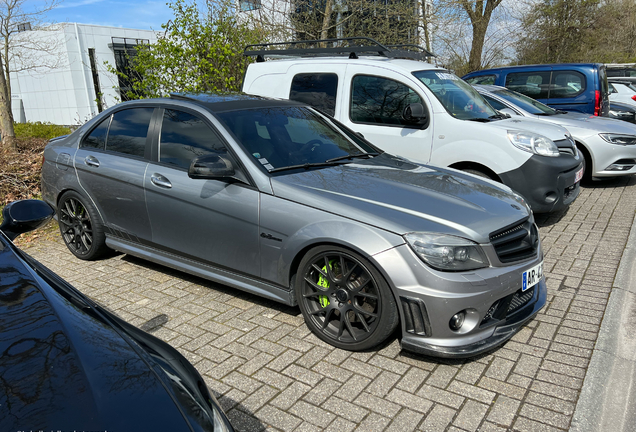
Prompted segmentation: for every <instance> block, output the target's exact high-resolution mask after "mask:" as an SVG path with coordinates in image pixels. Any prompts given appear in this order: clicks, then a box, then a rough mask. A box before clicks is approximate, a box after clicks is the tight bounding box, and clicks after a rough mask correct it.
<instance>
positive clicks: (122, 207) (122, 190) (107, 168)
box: [75, 107, 154, 242]
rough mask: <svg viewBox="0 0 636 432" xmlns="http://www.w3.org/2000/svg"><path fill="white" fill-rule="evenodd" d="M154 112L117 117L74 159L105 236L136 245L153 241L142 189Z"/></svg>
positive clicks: (131, 112) (128, 112)
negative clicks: (101, 221) (102, 224)
mask: <svg viewBox="0 0 636 432" xmlns="http://www.w3.org/2000/svg"><path fill="white" fill-rule="evenodd" d="M153 112H154V108H152V107H136V108H128V109H123V110H119V111H116V112H115V113H113V114H112V115H110V116H108V117H106V118H105V119H104V120H102V122H100V123H99V124H98V125H97V126H96V127H95V128H93V129H92V130H91V131H90V132H89V133H88V135H86V136H85V137H84V138H83V139H82V141H81V143H80V146H79V149H78V150H77V152H76V153H75V168H76V170H77V176H78V179H79V182H80V185H81V186H82V188H83V189H84V191H85V192H86V193H87V194H88V196H89V197H90V198H91V199H92V200H93V202H94V203H95V205H96V207H97V209H98V210H99V212H100V213H101V215H102V217H103V218H104V224H105V226H106V229H107V232H108V233H109V234H111V235H115V236H117V237H120V238H124V239H126V240H129V241H133V242H140V241H144V240H150V223H149V220H148V213H147V211H146V203H145V200H144V190H143V183H144V176H145V173H146V167H147V165H148V158H149V155H150V142H149V135H150V134H149V133H148V132H149V129H150V125H151V119H152V116H153Z"/></svg>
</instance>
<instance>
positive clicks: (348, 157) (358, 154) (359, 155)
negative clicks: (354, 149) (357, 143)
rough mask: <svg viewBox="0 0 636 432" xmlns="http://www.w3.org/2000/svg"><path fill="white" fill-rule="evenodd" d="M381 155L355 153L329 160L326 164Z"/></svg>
mask: <svg viewBox="0 0 636 432" xmlns="http://www.w3.org/2000/svg"><path fill="white" fill-rule="evenodd" d="M379 154H380V153H354V154H349V155H344V156H338V157H335V158H331V159H327V160H326V161H325V162H327V163H330V162H337V161H340V160H345V159H353V158H359V157H374V156H377V155H379Z"/></svg>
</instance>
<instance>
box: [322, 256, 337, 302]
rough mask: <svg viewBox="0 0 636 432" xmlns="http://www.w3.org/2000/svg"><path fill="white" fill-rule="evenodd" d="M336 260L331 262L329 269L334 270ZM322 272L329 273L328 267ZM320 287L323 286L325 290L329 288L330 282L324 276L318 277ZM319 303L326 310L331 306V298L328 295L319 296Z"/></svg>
mask: <svg viewBox="0 0 636 432" xmlns="http://www.w3.org/2000/svg"><path fill="white" fill-rule="evenodd" d="M335 262H336V260H330V261H329V268H330V269H332V270H333V268H334V265H335ZM322 270H323V271H324V272H325V273H327V266H324V267H323V268H322ZM318 286H321V287H323V288H325V289H327V288H329V281H328V280H327V278H326V277H324V276H323V275H322V274H321V275H320V276H319V277H318ZM318 302H320V306H322V307H323V308H326V307H327V306H329V303H330V302H329V298H328V297H327V296H326V295H321V296H318Z"/></svg>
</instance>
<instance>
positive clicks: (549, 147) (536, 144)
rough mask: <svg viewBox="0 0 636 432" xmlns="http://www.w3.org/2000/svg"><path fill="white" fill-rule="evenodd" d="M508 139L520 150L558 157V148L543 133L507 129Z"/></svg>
mask: <svg viewBox="0 0 636 432" xmlns="http://www.w3.org/2000/svg"><path fill="white" fill-rule="evenodd" d="M508 139H509V140H510V142H511V143H512V144H513V145H514V146H515V147H517V148H520V149H521V150H524V151H527V152H530V153H534V154H538V155H541V156H549V157H558V156H559V148H558V147H557V146H556V144H554V142H553V141H552V140H551V139H550V138H547V137H544V136H543V135H539V134H535V133H532V132H527V131H511V130H509V131H508Z"/></svg>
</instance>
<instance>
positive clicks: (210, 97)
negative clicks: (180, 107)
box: [170, 93, 308, 113]
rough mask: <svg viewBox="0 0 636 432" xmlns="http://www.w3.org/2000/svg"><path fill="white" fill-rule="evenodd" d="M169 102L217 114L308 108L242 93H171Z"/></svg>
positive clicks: (299, 103) (295, 103)
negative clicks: (249, 110) (193, 106)
mask: <svg viewBox="0 0 636 432" xmlns="http://www.w3.org/2000/svg"><path fill="white" fill-rule="evenodd" d="M170 99H171V100H185V101H189V102H194V103H196V104H198V105H202V106H203V107H205V108H207V109H208V110H210V111H212V112H215V113H218V112H224V111H234V110H242V109H251V108H273V107H281V106H308V105H307V104H304V103H302V102H296V101H291V100H287V99H276V98H267V97H262V96H253V95H248V94H244V93H228V94H220V93H219V94H215V93H172V94H171V95H170Z"/></svg>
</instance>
